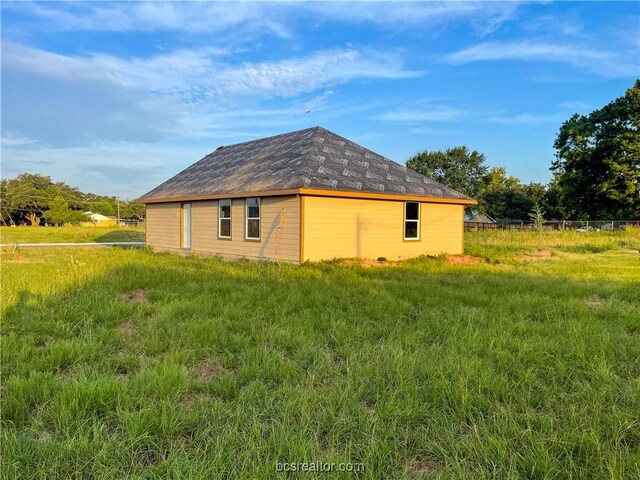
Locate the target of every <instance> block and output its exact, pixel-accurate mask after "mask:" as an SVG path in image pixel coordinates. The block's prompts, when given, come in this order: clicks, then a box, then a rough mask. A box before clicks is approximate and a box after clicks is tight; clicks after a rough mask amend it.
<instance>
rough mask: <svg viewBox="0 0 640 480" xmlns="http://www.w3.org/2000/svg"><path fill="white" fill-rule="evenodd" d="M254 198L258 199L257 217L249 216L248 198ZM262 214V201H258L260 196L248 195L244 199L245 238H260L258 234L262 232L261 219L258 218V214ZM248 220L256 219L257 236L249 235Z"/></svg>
mask: <svg viewBox="0 0 640 480" xmlns="http://www.w3.org/2000/svg"><path fill="white" fill-rule="evenodd" d="M253 198H255V199H256V200H257V201H258V216H257V217H249V200H250V199H253ZM261 215H262V202H261V201H260V197H248V198H246V199H245V201H244V219H245V220H244V238H245V240H260V234H261V233H262V232H261V230H262V220H260V216H261ZM249 220H258V236H257V237H250V236H249Z"/></svg>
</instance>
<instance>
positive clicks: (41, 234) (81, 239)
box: [0, 226, 144, 243]
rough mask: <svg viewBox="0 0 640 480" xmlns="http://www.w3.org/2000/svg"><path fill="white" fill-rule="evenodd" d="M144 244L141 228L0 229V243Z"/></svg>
mask: <svg viewBox="0 0 640 480" xmlns="http://www.w3.org/2000/svg"><path fill="white" fill-rule="evenodd" d="M92 242H98V243H101V242H144V228H143V227H113V226H111V227H98V226H95V227H74V226H64V227H27V226H20V227H0V243H92Z"/></svg>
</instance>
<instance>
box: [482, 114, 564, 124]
mask: <svg viewBox="0 0 640 480" xmlns="http://www.w3.org/2000/svg"><path fill="white" fill-rule="evenodd" d="M563 120H566V115H564V114H562V115H558V114H548V115H539V114H532V113H519V114H515V115H500V116H493V117H488V118H487V121H488V122H491V123H497V124H500V125H541V124H545V123H558V124H559V123H562V121H563Z"/></svg>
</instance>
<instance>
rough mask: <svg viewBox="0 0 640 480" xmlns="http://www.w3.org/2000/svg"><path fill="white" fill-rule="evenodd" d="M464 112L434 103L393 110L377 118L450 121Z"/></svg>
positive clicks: (458, 117) (392, 120)
mask: <svg viewBox="0 0 640 480" xmlns="http://www.w3.org/2000/svg"><path fill="white" fill-rule="evenodd" d="M465 114H466V112H465V111H464V110H460V109H457V108H452V107H448V106H441V105H434V106H428V107H424V108H421V109H419V110H413V109H412V110H395V111H392V112H387V113H384V114H382V115H380V116H378V117H377V118H378V119H380V120H386V121H391V122H451V121H454V120H458V119H460V118H461V117H463V116H465Z"/></svg>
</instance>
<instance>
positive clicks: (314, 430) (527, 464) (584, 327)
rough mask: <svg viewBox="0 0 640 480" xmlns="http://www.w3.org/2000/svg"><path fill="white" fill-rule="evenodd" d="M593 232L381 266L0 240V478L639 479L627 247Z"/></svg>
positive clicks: (479, 239)
mask: <svg viewBox="0 0 640 480" xmlns="http://www.w3.org/2000/svg"><path fill="white" fill-rule="evenodd" d="M596 233H599V234H602V236H601V237H597V242H600V241H602V242H608V243H611V244H613V245H614V246H615V247H614V248H612V249H607V250H604V251H601V252H600V253H584V252H578V253H576V252H568V251H565V250H562V249H560V248H559V247H558V243H557V238H556V237H555V236H548V237H546V238H547V239H546V240H545V236H544V234H542V235H540V236H538V237H529V235H533V234H524V235H525V236H523V237H521V238H520V242H517V239H503V240H502V242H498V241H497V240H494V239H492V238H491V237H488V236H486V235H483V236H480V235H476V236H473V235H472V236H470V237H469V238H468V240H467V242H468V243H467V244H468V250H469V251H470V252H480V251H482V252H484V253H485V255H487V256H488V257H489V258H490V260H491V262H492V263H479V264H470V265H454V264H452V263H451V262H449V261H448V259H447V258H446V257H439V258H433V259H429V258H424V259H419V260H414V261H410V262H406V263H403V264H401V265H400V266H398V267H377V268H365V267H362V266H358V265H357V264H356V265H350V266H344V265H340V264H338V263H336V262H334V263H326V264H311V265H304V266H302V267H294V266H290V265H278V264H274V263H255V262H244V261H239V262H225V261H221V260H218V259H215V258H208V259H203V258H197V257H193V258H181V257H178V256H174V255H170V254H155V253H152V252H150V251H146V250H129V249H105V250H102V249H101V250H100V251H94V250H92V251H82V250H71V251H65V252H58V251H53V250H45V251H23V252H17V253H13V254H12V253H6V252H5V253H4V254H3V256H2V287H3V288H2V296H3V298H2V300H3V302H2V314H3V319H4V320H3V324H2V377H3V378H2V380H3V381H2V447H1V448H2V471H3V475H4V477H5V478H78V479H80V478H82V479H86V478H105V479H106V478H202V479H204V478H264V479H266V478H274V477H276V476H277V474H276V471H275V466H276V462H336V463H341V462H352V463H361V464H364V465H365V471H364V472H361V473H358V474H354V473H348V472H337V471H336V472H333V473H331V474H323V478H324V477H327V478H354V477H355V478H372V479H373V478H474V479H475V478H487V479H489V478H558V479H564V478H593V479H600V478H612V479H613V478H615V479H618V478H638V476H640V467H639V465H640V453H639V452H640V424H639V419H638V412H640V314H639V309H638V305H640V261H639V259H638V255H637V252H634V251H632V250H630V248H627V247H628V246H623V247H621V246H620V244H619V243H616V242H619V240H620V239H619V238H618V236H617V233H605V232H596ZM589 235H591V234H589ZM579 238H583V239H586V240H580V239H579ZM594 238H596V237H594ZM591 240H592V238H591V237H577V238H573V239H568V240H567V241H566V242H565V244H566V245H574V246H575V245H588V244H589V243H590V242H591ZM623 240H624V241H625V242H626V241H628V242H631V243H630V244H631V246H633V245H637V243H635V244H634V242H638V240H639V239H638V235H637V231H636V232H633V231H629V232H627V233H625V234H624V239H623ZM514 242H516V243H519V244H526V245H528V246H532V247H533V248H529V250H524V251H522V252H518V253H512V252H511V250H510V249H512V247H513V245H511V244H512V243H514ZM560 246H563V244H560ZM541 249H542V250H544V249H550V250H551V251H552V255H551V256H550V257H548V258H547V257H543V258H542V259H535V257H532V259H531V260H523V258H522V257H521V256H520V255H521V254H522V253H527V252H529V253H530V252H534V251H538V250H541ZM505 251H508V252H509V253H508V254H504V253H503V252H505ZM302 478H315V477H314V475H313V474H308V475H306V476H302Z"/></svg>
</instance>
